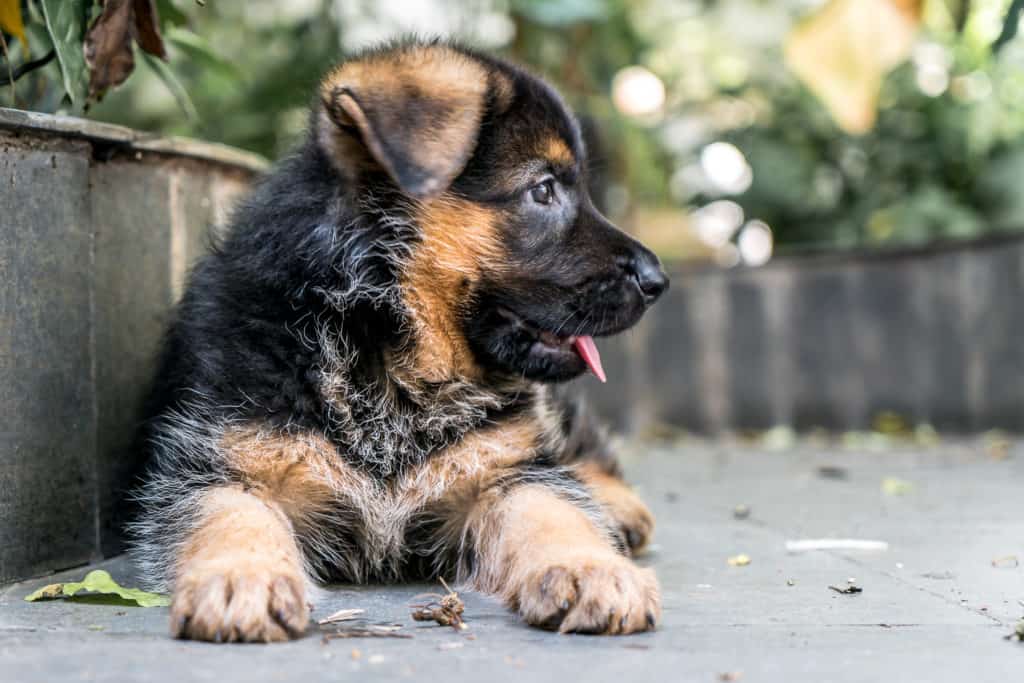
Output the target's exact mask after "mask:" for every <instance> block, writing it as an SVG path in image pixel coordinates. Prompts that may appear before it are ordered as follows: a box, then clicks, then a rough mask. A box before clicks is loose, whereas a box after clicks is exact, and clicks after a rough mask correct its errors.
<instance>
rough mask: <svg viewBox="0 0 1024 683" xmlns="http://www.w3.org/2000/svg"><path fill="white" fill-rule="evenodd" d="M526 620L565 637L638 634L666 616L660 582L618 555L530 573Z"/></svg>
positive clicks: (523, 596) (523, 610) (523, 606)
mask: <svg viewBox="0 0 1024 683" xmlns="http://www.w3.org/2000/svg"><path fill="white" fill-rule="evenodd" d="M518 606H519V612H520V614H522V615H523V618H525V619H526V621H527V622H528V623H530V624H532V625H534V626H540V627H542V628H551V629H554V628H557V629H558V630H559V631H561V632H562V633H569V632H575V633H606V634H620V633H634V632H636V631H646V630H648V629H653V628H654V627H655V626H656V625H657V623H658V619H659V618H660V616H661V596H660V590H659V588H658V580H657V578H655V576H654V571H653V570H651V569H641V568H640V567H637V566H636V565H634V564H633V563H632V562H630V561H629V560H627V559H626V558H623V557H620V556H619V555H615V554H613V553H607V554H605V553H601V554H598V555H595V556H593V557H586V556H584V557H577V558H573V559H568V560H565V561H561V562H557V563H554V564H550V565H547V566H542V567H539V568H537V569H536V570H533V571H531V572H529V573H528V574H527V578H526V580H525V581H524V582H523V584H522V586H521V588H520V592H519V596H518Z"/></svg>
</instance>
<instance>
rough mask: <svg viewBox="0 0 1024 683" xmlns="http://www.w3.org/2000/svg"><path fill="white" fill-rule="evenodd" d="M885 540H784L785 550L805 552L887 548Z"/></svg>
mask: <svg viewBox="0 0 1024 683" xmlns="http://www.w3.org/2000/svg"><path fill="white" fill-rule="evenodd" d="M888 549H889V544H888V543H886V542H885V541H866V540H864V539H860V538H805V539H800V540H799V541H786V552H790V553H805V552H808V551H812V550H879V551H881V550H888Z"/></svg>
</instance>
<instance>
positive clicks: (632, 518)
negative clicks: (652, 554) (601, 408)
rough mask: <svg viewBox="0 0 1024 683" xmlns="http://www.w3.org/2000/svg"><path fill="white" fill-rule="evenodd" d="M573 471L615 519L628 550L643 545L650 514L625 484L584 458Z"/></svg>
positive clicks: (651, 520) (647, 536)
mask: <svg viewBox="0 0 1024 683" xmlns="http://www.w3.org/2000/svg"><path fill="white" fill-rule="evenodd" d="M573 470H574V471H575V472H576V476H578V477H579V478H580V481H582V482H583V483H584V484H585V485H586V486H587V488H588V489H590V493H591V495H592V496H594V500H596V501H597V502H598V503H600V505H601V507H602V508H604V510H605V512H606V513H607V514H608V516H609V517H611V518H612V519H613V520H615V523H616V525H617V527H618V529H619V531H620V532H621V533H622V536H623V538H624V539H625V540H626V544H627V545H628V546H629V550H630V552H632V553H634V554H635V553H636V552H637V551H639V550H641V549H642V548H643V547H644V546H646V545H647V543H648V541H650V539H651V536H652V535H653V534H654V514H653V513H652V512H651V510H650V508H648V507H647V505H646V504H645V503H644V502H643V501H642V500H640V496H638V495H637V494H636V492H635V491H633V489H632V488H630V486H629V484H627V483H626V482H624V481H623V480H622V478H621V477H620V476H618V475H617V474H613V473H610V472H608V471H606V470H605V469H603V468H602V467H601V466H600V465H599V464H598V463H595V462H591V461H588V460H582V461H580V462H579V463H577V464H576V465H575V466H574V467H573Z"/></svg>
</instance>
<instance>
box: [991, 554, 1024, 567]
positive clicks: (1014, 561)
mask: <svg viewBox="0 0 1024 683" xmlns="http://www.w3.org/2000/svg"><path fill="white" fill-rule="evenodd" d="M992 566H993V567H995V568H996V569H1016V568H1017V567H1019V566H1020V558H1018V557H1017V556H1016V555H1007V556H1006V557H997V558H996V559H994V560H992Z"/></svg>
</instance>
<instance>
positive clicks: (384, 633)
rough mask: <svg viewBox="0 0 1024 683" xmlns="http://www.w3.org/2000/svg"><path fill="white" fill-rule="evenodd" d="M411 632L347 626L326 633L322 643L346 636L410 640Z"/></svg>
mask: <svg viewBox="0 0 1024 683" xmlns="http://www.w3.org/2000/svg"><path fill="white" fill-rule="evenodd" d="M412 637H413V635H412V634H411V633H399V632H398V631H395V630H387V629H380V630H378V629H376V628H372V627H368V628H346V629H342V630H340V631H332V632H330V633H325V634H324V635H323V638H322V639H321V642H322V643H325V644H326V643H327V642H328V641H331V640H341V639H345V638H402V639H405V640H408V639H410V638H412Z"/></svg>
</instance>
